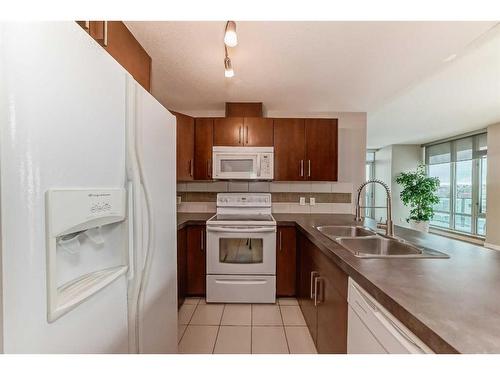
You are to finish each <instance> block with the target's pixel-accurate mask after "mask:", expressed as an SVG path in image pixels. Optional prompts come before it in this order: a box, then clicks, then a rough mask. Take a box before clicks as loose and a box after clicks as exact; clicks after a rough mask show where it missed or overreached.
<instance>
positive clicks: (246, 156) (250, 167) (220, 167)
mask: <svg viewBox="0 0 500 375" xmlns="http://www.w3.org/2000/svg"><path fill="white" fill-rule="evenodd" d="M212 160H213V165H212V172H213V173H212V175H213V178H214V179H216V180H272V179H273V178H274V147H213V148H212Z"/></svg>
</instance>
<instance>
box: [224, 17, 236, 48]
mask: <svg viewBox="0 0 500 375" xmlns="http://www.w3.org/2000/svg"><path fill="white" fill-rule="evenodd" d="M224 43H225V44H226V46H228V47H235V46H236V45H237V44H238V36H237V35H236V23H235V22H234V21H228V22H227V24H226V32H225V34H224Z"/></svg>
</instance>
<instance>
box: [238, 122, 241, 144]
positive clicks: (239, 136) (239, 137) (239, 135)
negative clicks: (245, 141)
mask: <svg viewBox="0 0 500 375" xmlns="http://www.w3.org/2000/svg"><path fill="white" fill-rule="evenodd" d="M238 143H241V126H240V129H239V134H238Z"/></svg>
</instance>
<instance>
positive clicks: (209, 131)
mask: <svg viewBox="0 0 500 375" xmlns="http://www.w3.org/2000/svg"><path fill="white" fill-rule="evenodd" d="M213 135H214V119H213V118H197V119H196V120H195V122H194V179H195V180H211V179H212V146H213Z"/></svg>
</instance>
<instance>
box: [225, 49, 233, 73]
mask: <svg viewBox="0 0 500 375" xmlns="http://www.w3.org/2000/svg"><path fill="white" fill-rule="evenodd" d="M224 49H225V51H226V57H225V58H224V77H226V78H231V77H233V76H234V70H233V65H232V64H231V59H230V58H229V56H228V55H227V47H226V46H224Z"/></svg>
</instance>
